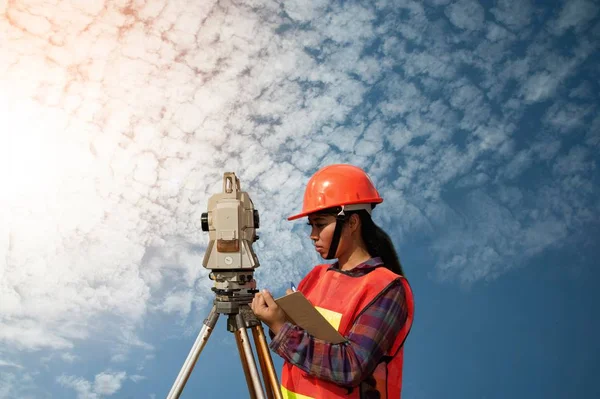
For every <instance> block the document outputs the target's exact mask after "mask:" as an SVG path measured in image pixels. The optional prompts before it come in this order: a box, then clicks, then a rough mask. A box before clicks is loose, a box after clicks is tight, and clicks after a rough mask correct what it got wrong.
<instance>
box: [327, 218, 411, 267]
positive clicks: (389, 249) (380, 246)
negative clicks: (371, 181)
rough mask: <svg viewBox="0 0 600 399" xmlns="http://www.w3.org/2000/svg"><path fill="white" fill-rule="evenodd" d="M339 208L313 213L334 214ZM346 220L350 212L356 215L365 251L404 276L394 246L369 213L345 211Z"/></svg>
mask: <svg viewBox="0 0 600 399" xmlns="http://www.w3.org/2000/svg"><path fill="white" fill-rule="evenodd" d="M340 210H341V208H340V207H338V208H328V209H324V210H322V211H318V212H315V214H325V215H334V216H335V215H336V214H337V213H339V211H340ZM344 213H345V214H346V219H345V220H346V221H348V220H349V219H350V216H352V214H356V215H358V217H359V218H360V224H361V226H362V227H361V237H362V239H363V241H364V242H365V245H366V246H367V252H369V255H371V257H373V258H375V257H380V258H381V260H382V261H383V265H384V266H385V268H386V269H388V270H390V271H392V272H394V273H396V274H398V275H401V276H404V269H403V268H402V264H401V263H400V258H399V257H398V253H397V252H396V248H395V247H394V243H393V242H392V240H391V238H390V236H389V235H388V234H387V233H386V232H385V231H384V230H383V229H382V228H381V227H379V226H378V225H377V224H375V222H374V221H373V219H372V218H371V215H370V214H369V212H367V211H366V210H358V211H345V212H344Z"/></svg>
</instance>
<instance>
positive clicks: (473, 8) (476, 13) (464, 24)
mask: <svg viewBox="0 0 600 399" xmlns="http://www.w3.org/2000/svg"><path fill="white" fill-rule="evenodd" d="M446 16H447V17H448V19H449V20H450V22H452V23H453V24H454V25H455V26H456V27H458V28H460V29H467V30H479V29H481V27H482V25H483V22H484V20H485V12H484V9H483V7H482V6H481V4H479V2H478V1H477V0H458V1H456V2H454V3H452V4H450V5H449V6H448V7H447V8H446Z"/></svg>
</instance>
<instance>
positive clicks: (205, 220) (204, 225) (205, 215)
mask: <svg viewBox="0 0 600 399" xmlns="http://www.w3.org/2000/svg"><path fill="white" fill-rule="evenodd" d="M200 220H201V221H202V231H208V213H207V212H204V213H203V214H202V216H201V218H200Z"/></svg>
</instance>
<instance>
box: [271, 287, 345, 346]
mask: <svg viewBox="0 0 600 399" xmlns="http://www.w3.org/2000/svg"><path fill="white" fill-rule="evenodd" d="M275 302H276V303H277V305H279V307H281V309H283V311H284V312H285V314H286V316H287V319H288V321H290V322H292V323H294V324H296V325H297V326H299V327H302V328H303V329H304V330H306V332H308V333H309V334H310V335H312V336H313V337H315V338H318V339H321V340H323V341H327V342H330V343H332V344H339V343H342V342H344V341H346V338H344V336H343V335H342V334H340V333H339V332H338V331H337V330H336V329H335V328H333V326H332V325H331V324H330V323H329V322H328V321H327V319H325V318H324V317H323V315H321V313H319V311H318V310H317V309H315V307H314V306H313V305H312V304H311V303H310V301H309V300H308V299H306V297H305V296H304V294H302V293H301V292H300V291H296V292H293V293H291V294H289V295H285V296H282V297H281V298H277V299H275Z"/></svg>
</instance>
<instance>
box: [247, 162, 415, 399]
mask: <svg viewBox="0 0 600 399" xmlns="http://www.w3.org/2000/svg"><path fill="white" fill-rule="evenodd" d="M382 201H383V199H382V198H381V197H380V196H379V193H378V192H377V190H376V189H375V187H374V186H373V183H372V181H371V179H370V178H369V176H368V175H367V174H366V173H365V172H364V171H363V170H362V169H360V168H358V167H356V166H352V165H330V166H327V167H324V168H322V169H320V170H319V171H317V172H316V173H315V174H314V175H313V176H312V177H311V179H310V180H309V182H308V185H307V187H306V191H305V193H304V203H303V209H302V212H301V213H299V214H297V215H294V216H290V217H289V218H288V220H294V219H298V218H301V217H308V224H309V225H310V226H311V233H310V238H311V240H312V241H313V242H314V245H315V248H316V250H317V252H318V253H319V254H320V255H321V256H322V257H323V258H325V259H337V262H335V263H334V264H323V265H318V266H316V267H315V268H313V270H311V271H310V272H309V273H308V275H307V276H306V277H305V278H304V279H303V280H302V281H301V282H300V284H299V285H298V290H299V291H301V292H302V293H303V294H304V295H305V296H306V297H307V298H308V300H309V301H310V302H311V303H312V304H313V305H314V306H315V307H317V309H318V310H319V311H320V312H321V313H322V314H324V316H326V318H327V320H328V321H330V323H332V325H333V326H334V327H335V328H337V329H338V331H339V332H340V333H341V334H342V335H343V336H344V337H346V339H347V341H346V342H344V343H341V344H332V343H329V342H325V341H322V340H319V339H317V338H314V337H312V336H310V335H309V334H308V333H307V332H306V331H304V330H303V329H301V328H300V327H298V326H295V325H293V324H291V323H289V322H286V320H285V313H284V312H283V310H281V308H279V307H278V306H277V304H276V303H275V301H274V299H273V297H272V296H271V294H270V293H269V292H268V291H266V290H263V291H262V292H260V293H257V294H256V296H255V298H254V300H253V301H252V310H253V311H254V313H255V314H256V316H257V317H258V318H259V319H260V320H261V321H263V322H264V323H265V324H266V325H267V326H268V327H269V329H270V330H271V337H272V340H271V343H270V347H271V349H272V350H273V351H274V352H276V353H277V354H279V355H280V356H281V357H282V358H283V359H284V360H285V362H284V365H283V370H282V374H281V385H282V392H283V396H284V397H287V398H298V399H308V398H319V399H321V398H326V399H329V398H357V399H358V398H373V399H374V398H394V399H396V398H400V393H401V389H402V362H403V345H404V340H405V339H406V336H407V335H408V332H409V331H410V327H411V324H412V319H413V309H414V305H413V295H412V292H411V290H410V287H409V285H408V283H407V281H406V279H404V277H403V271H402V267H401V265H400V262H399V260H398V256H397V254H396V251H395V249H394V246H393V244H392V242H391V240H390V238H389V237H388V235H387V234H386V233H385V232H384V231H383V230H381V229H380V228H379V227H378V226H376V225H375V223H374V222H373V220H372V219H371V211H372V209H373V208H374V207H375V205H377V204H379V203H381V202H382ZM288 294H289V290H288Z"/></svg>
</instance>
